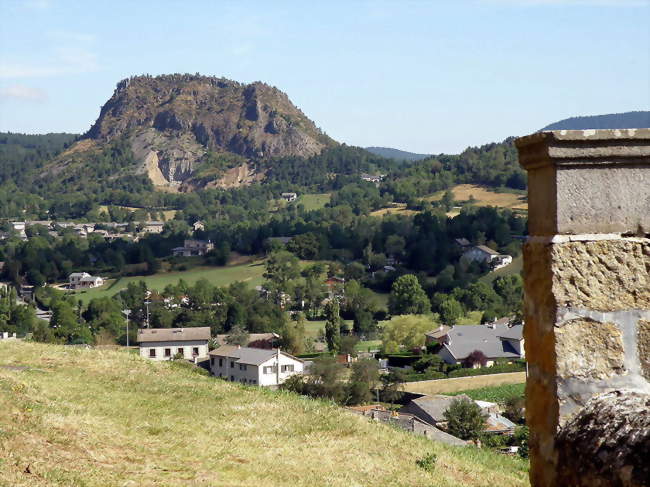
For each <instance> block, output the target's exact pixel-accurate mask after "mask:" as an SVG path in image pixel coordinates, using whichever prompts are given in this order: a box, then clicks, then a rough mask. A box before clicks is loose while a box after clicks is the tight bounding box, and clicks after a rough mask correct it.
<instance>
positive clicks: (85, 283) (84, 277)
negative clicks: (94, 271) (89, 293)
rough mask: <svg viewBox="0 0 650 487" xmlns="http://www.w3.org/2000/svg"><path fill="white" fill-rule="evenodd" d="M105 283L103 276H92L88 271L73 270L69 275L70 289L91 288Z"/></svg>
mask: <svg viewBox="0 0 650 487" xmlns="http://www.w3.org/2000/svg"><path fill="white" fill-rule="evenodd" d="M103 285H104V279H103V278H101V277H99V276H91V275H90V274H88V273H87V272H73V273H72V274H70V276H68V288H69V289H90V288H93V287H99V286H103Z"/></svg>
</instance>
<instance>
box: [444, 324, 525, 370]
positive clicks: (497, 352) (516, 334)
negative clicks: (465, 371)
mask: <svg viewBox="0 0 650 487" xmlns="http://www.w3.org/2000/svg"><path fill="white" fill-rule="evenodd" d="M523 329H524V326H523V325H522V324H514V325H513V324H510V323H509V318H503V319H501V320H498V321H496V322H493V323H487V324H485V325H463V326H454V327H452V328H451V329H450V330H449V331H447V333H446V335H445V336H444V337H442V338H441V343H442V347H441V349H440V351H439V352H438V356H439V357H440V358H442V359H443V360H444V361H445V362H447V363H448V364H462V363H464V361H465V360H466V359H467V357H468V356H469V355H470V354H471V353H472V352H474V351H476V350H478V351H480V352H482V353H483V355H485V357H486V359H487V361H486V366H487V367H490V366H492V365H494V362H495V361H496V360H498V359H510V360H516V359H521V358H524V357H525V356H526V353H525V350H524V337H523ZM474 366H475V367H480V365H478V364H475V365H474Z"/></svg>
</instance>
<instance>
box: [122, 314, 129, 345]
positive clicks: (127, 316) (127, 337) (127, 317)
mask: <svg viewBox="0 0 650 487" xmlns="http://www.w3.org/2000/svg"><path fill="white" fill-rule="evenodd" d="M122 313H124V314H125V315H126V348H129V315H130V314H131V310H130V309H124V310H122Z"/></svg>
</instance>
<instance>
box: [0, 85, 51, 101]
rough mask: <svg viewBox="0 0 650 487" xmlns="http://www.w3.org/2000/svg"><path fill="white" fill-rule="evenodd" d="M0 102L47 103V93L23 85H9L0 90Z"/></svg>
mask: <svg viewBox="0 0 650 487" xmlns="http://www.w3.org/2000/svg"><path fill="white" fill-rule="evenodd" d="M0 100H27V101H36V102H43V101H47V93H46V92H45V91H43V90H41V89H39V88H32V87H30V86H25V85H11V86H6V87H4V88H0Z"/></svg>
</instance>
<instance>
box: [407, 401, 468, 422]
mask: <svg viewBox="0 0 650 487" xmlns="http://www.w3.org/2000/svg"><path fill="white" fill-rule="evenodd" d="M456 399H467V400H468V401H471V399H470V398H469V397H468V396H466V395H465V394H461V395H459V396H443V395H434V396H422V397H418V398H416V399H413V400H412V401H411V402H410V403H409V404H408V405H407V406H406V407H405V408H402V409H404V411H403V412H405V413H410V414H414V415H415V416H417V417H418V418H420V419H422V420H423V421H426V422H427V423H430V424H435V423H441V422H443V421H446V419H445V416H444V413H445V411H446V410H447V408H449V406H450V405H451V403H452V402H453V401H454V400H456ZM402 409H400V412H402Z"/></svg>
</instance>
